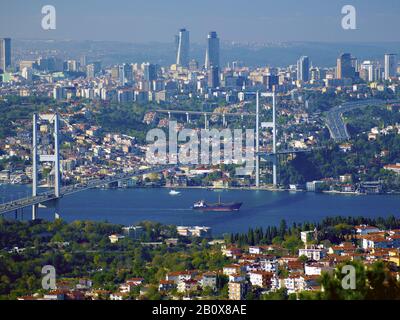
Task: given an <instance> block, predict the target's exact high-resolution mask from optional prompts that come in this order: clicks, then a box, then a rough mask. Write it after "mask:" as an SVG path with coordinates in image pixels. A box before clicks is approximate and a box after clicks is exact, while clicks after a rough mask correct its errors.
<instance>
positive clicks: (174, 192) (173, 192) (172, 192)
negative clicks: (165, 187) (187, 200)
mask: <svg viewBox="0 0 400 320" xmlns="http://www.w3.org/2000/svg"><path fill="white" fill-rule="evenodd" d="M169 194H170V195H171V196H177V195H178V194H180V192H179V191H176V190H171V191H170V192H169Z"/></svg>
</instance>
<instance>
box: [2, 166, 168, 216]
mask: <svg viewBox="0 0 400 320" xmlns="http://www.w3.org/2000/svg"><path fill="white" fill-rule="evenodd" d="M174 167H175V166H174V165H168V166H167V165H164V166H156V167H154V168H151V169H143V170H135V171H132V172H128V173H121V174H117V175H114V176H110V177H106V178H104V179H93V180H90V181H89V182H87V183H78V184H75V185H70V186H65V187H62V188H61V190H60V191H61V197H62V196H66V195H69V194H73V193H76V192H80V191H84V190H87V189H92V188H96V187H100V186H103V185H107V184H110V183H113V182H117V181H121V180H127V179H130V178H132V177H135V176H141V175H144V174H149V173H154V172H162V171H164V170H168V169H172V168H174ZM54 199H57V197H56V196H55V194H54V192H53V191H47V192H43V193H41V194H39V195H37V196H36V197H27V198H22V199H18V200H14V201H10V202H7V203H4V204H1V205H0V215H2V214H4V213H7V212H13V211H16V210H18V209H22V208H25V207H29V206H32V205H34V204H39V203H45V202H48V201H51V200H54Z"/></svg>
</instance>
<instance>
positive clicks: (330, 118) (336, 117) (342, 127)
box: [325, 99, 400, 141]
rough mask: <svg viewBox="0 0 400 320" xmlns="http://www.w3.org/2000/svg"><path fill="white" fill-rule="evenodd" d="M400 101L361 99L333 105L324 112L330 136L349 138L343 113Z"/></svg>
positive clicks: (399, 101)
mask: <svg viewBox="0 0 400 320" xmlns="http://www.w3.org/2000/svg"><path fill="white" fill-rule="evenodd" d="M394 103H400V100H377V99H369V100H361V101H355V102H346V103H344V104H342V105H339V106H337V107H334V108H333V109H331V110H330V111H329V112H327V113H326V118H325V121H326V125H327V127H328V129H329V132H330V135H331V137H332V138H333V139H334V140H336V141H342V140H347V139H350V135H349V133H348V131H347V127H346V124H345V123H344V121H343V114H344V113H345V112H349V111H351V110H355V109H359V108H365V107H368V106H380V105H384V104H394Z"/></svg>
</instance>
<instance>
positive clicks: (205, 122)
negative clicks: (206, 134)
mask: <svg viewBox="0 0 400 320" xmlns="http://www.w3.org/2000/svg"><path fill="white" fill-rule="evenodd" d="M204 129H205V130H207V129H208V120H207V113H205V114H204Z"/></svg>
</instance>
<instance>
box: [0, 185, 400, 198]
mask: <svg viewBox="0 0 400 320" xmlns="http://www.w3.org/2000/svg"><path fill="white" fill-rule="evenodd" d="M1 185H3V186H4V185H14V186H29V185H30V184H27V183H1V184H0V186H1ZM92 189H103V190H104V189H105V190H107V189H110V190H111V189H170V190H175V189H176V190H179V189H181V190H185V189H193V190H195V189H201V190H203V189H207V190H210V191H215V192H222V191H229V190H246V191H269V192H289V193H302V192H304V193H320V194H327V195H345V196H379V195H388V196H390V195H392V196H399V195H400V192H387V193H379V194H373V193H358V192H354V191H349V192H345V191H336V190H325V191H321V192H311V191H307V190H291V189H282V188H274V187H272V186H261V187H259V188H256V187H251V186H250V187H226V188H215V187H212V186H208V187H204V186H139V187H137V186H132V187H103V186H100V187H94V188H92Z"/></svg>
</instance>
